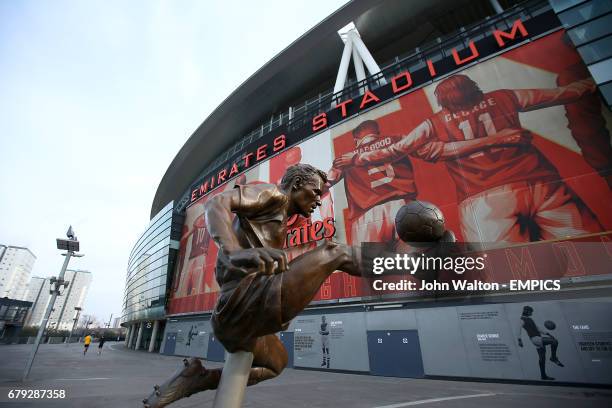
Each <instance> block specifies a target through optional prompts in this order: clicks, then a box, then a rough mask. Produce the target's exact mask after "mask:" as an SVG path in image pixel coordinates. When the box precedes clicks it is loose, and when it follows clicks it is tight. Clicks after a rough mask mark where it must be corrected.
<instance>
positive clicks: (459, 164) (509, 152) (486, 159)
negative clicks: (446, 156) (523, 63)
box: [430, 90, 559, 200]
mask: <svg viewBox="0 0 612 408" xmlns="http://www.w3.org/2000/svg"><path fill="white" fill-rule="evenodd" d="M532 92H534V91H532ZM520 109H521V107H520V105H519V101H518V99H517V97H516V94H515V93H514V91H510V90H498V91H493V92H489V93H486V94H485V95H484V98H483V100H482V102H480V103H479V104H478V105H475V106H474V107H472V108H471V109H470V110H466V111H459V112H454V113H451V112H449V111H448V110H446V109H444V110H442V111H440V112H438V113H436V114H435V115H433V116H432V117H431V118H430V123H431V125H432V127H433V132H432V133H433V134H434V135H435V136H436V137H437V138H438V139H439V140H441V141H443V142H456V141H462V140H469V139H474V138H480V137H486V136H490V135H493V134H495V133H497V132H499V131H501V130H503V129H510V128H514V129H519V128H521V127H522V126H521V123H520V120H519V115H518V112H519V110H520ZM445 163H446V165H447V167H448V170H449V173H450V175H451V176H452V178H453V180H454V181H455V184H456V186H457V195H458V198H459V199H460V200H463V199H465V198H466V197H468V196H471V195H474V194H477V193H480V192H482V191H484V190H488V189H490V188H494V187H498V186H501V185H504V184H508V183H512V182H516V181H525V180H535V179H538V180H542V179H553V178H559V175H558V173H557V170H556V169H555V167H554V166H553V165H552V164H551V163H550V162H549V161H548V160H547V159H546V157H544V155H542V153H540V152H539V151H538V150H537V149H536V147H535V146H533V145H529V146H526V147H503V148H493V149H487V150H483V151H481V152H476V153H473V154H471V155H469V156H463V157H458V158H455V159H451V160H448V161H446V162H445Z"/></svg>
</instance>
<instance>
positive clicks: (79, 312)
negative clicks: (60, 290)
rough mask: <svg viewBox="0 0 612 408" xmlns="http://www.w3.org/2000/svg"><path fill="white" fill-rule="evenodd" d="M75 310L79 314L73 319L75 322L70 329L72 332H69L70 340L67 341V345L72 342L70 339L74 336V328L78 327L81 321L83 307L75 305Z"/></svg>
mask: <svg viewBox="0 0 612 408" xmlns="http://www.w3.org/2000/svg"><path fill="white" fill-rule="evenodd" d="M74 310H76V312H77V314H76V317H75V318H74V319H73V320H74V323H73V324H72V328H71V329H70V334H68V341H67V342H66V345H69V344H70V339H71V338H72V332H73V331H74V329H75V328H76V325H77V323H78V322H79V316H80V315H81V310H83V309H81V308H80V307H78V306H75V307H74Z"/></svg>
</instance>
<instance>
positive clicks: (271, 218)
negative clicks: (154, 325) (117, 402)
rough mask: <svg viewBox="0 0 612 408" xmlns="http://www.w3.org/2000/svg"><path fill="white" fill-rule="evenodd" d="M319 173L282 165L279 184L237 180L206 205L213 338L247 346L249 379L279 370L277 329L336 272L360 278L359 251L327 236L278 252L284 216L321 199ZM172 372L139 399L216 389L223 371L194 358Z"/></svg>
mask: <svg viewBox="0 0 612 408" xmlns="http://www.w3.org/2000/svg"><path fill="white" fill-rule="evenodd" d="M326 183H327V176H326V174H325V173H324V172H322V171H320V170H318V169H316V168H314V167H313V166H311V165H308V164H296V165H294V166H291V167H289V168H288V169H287V171H286V173H285V175H284V176H283V178H282V180H281V182H280V185H279V186H276V185H274V184H256V185H239V186H236V188H235V189H233V190H231V191H226V192H223V193H220V194H218V195H216V196H214V197H213V198H211V199H210V200H209V201H208V202H207V203H206V205H205V213H206V225H207V227H208V230H209V232H210V234H211V236H212V238H213V239H214V241H215V243H216V244H217V246H218V247H219V255H218V258H217V266H216V270H215V274H216V279H217V282H218V283H219V286H220V288H221V289H220V296H219V299H218V300H217V304H216V306H215V310H214V312H213V315H212V320H211V322H212V326H213V330H214V333H215V336H216V337H217V338H218V339H219V341H220V342H221V343H222V344H223V346H224V347H225V349H226V350H227V351H229V352H230V353H234V352H237V351H246V352H252V353H253V355H254V359H253V365H252V368H251V371H250V374H249V379H248V385H253V384H257V383H258V382H260V381H264V380H267V379H270V378H274V377H276V376H277V375H279V374H280V373H281V371H282V370H283V369H284V368H285V366H286V365H287V351H286V350H285V348H284V346H283V344H282V343H281V341H280V340H279V339H278V338H277V337H276V336H275V333H276V332H279V331H282V330H286V328H287V326H288V325H289V322H290V321H291V320H292V319H293V318H294V317H296V316H297V315H298V314H299V313H300V312H301V311H302V310H303V309H304V308H305V307H306V306H307V305H308V304H309V303H310V301H311V300H312V298H313V297H314V296H315V294H316V293H317V291H318V290H319V287H320V286H321V284H322V283H323V282H324V281H325V279H327V277H328V276H329V275H331V274H332V273H333V272H334V271H336V270H341V271H344V272H347V273H349V274H351V275H355V276H361V273H360V271H359V267H358V263H359V261H358V258H359V257H358V256H357V255H356V251H355V250H354V249H353V248H351V247H348V246H346V245H343V244H339V243H335V242H332V241H323V243H322V244H321V245H320V246H319V247H317V248H316V249H313V250H312V251H310V252H307V253H305V254H303V255H301V256H299V257H297V258H295V259H294V260H292V261H291V262H287V257H286V255H285V252H284V251H283V250H282V248H283V244H284V242H285V238H286V235H287V219H288V218H289V217H291V216H292V215H294V214H300V215H302V216H305V217H308V216H310V215H311V214H312V213H313V212H314V210H315V209H316V208H317V206H320V205H321V195H322V194H323V191H324V189H325V186H326ZM184 363H185V367H184V368H182V369H180V370H179V371H177V373H176V374H175V375H174V376H173V377H171V378H170V379H169V380H168V381H167V382H166V383H164V384H163V385H162V386H161V387H159V386H155V390H154V392H153V393H152V394H151V396H149V397H148V398H147V399H145V400H144V401H143V402H144V404H145V408H159V407H164V406H166V405H168V404H170V403H172V402H173V401H176V400H178V399H181V398H184V397H188V396H190V395H192V394H194V393H197V392H200V391H204V390H211V389H216V388H217V386H218V384H219V380H220V378H221V369H220V368H219V369H211V370H207V369H206V368H204V367H203V366H202V364H201V362H200V360H199V359H197V358H192V359H191V360H187V359H185V360H184Z"/></svg>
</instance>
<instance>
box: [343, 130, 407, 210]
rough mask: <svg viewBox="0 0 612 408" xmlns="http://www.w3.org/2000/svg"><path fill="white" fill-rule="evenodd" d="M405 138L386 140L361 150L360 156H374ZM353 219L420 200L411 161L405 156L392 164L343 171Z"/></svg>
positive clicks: (363, 147) (349, 168) (367, 145)
mask: <svg viewBox="0 0 612 408" xmlns="http://www.w3.org/2000/svg"><path fill="white" fill-rule="evenodd" d="M400 139H401V136H382V137H380V138H379V139H377V140H375V141H373V142H370V143H367V144H366V145H365V146H361V147H360V148H359V149H357V150H358V153H364V152H374V151H377V150H380V149H384V148H385V147H387V146H390V145H392V144H393V143H395V142H397V141H399V140H400ZM342 176H343V177H344V186H345V190H346V195H347V201H348V207H349V217H350V218H355V217H358V216H359V215H361V214H363V213H364V212H365V211H367V210H369V209H370V208H372V207H374V206H376V205H378V204H382V203H384V202H387V201H390V200H394V199H399V198H405V197H406V196H408V197H410V198H414V197H416V194H417V189H416V184H415V183H414V172H413V170H412V163H411V162H410V159H409V158H408V157H407V156H405V157H402V158H401V159H399V160H397V161H393V162H389V163H382V164H376V165H368V166H365V167H358V166H352V167H348V168H345V169H344V170H343V174H342Z"/></svg>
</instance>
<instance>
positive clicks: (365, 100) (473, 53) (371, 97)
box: [190, 20, 529, 203]
mask: <svg viewBox="0 0 612 408" xmlns="http://www.w3.org/2000/svg"><path fill="white" fill-rule="evenodd" d="M528 34H529V33H528V32H527V29H526V28H525V26H524V25H523V22H522V21H521V20H516V21H515V22H514V24H513V25H512V28H511V29H510V32H509V33H508V32H504V31H502V30H494V31H493V32H492V36H493V38H494V39H495V42H496V44H497V49H499V48H504V47H506V46H507V45H508V44H507V42H506V41H507V40H509V41H513V40H516V39H519V38H525V37H527V35H528ZM511 44H512V43H511ZM492 47H495V45H492ZM490 51H491V50H489V51H488V54H490ZM496 51H497V50H496ZM459 53H460V52H459V51H457V49H455V48H453V49H452V50H451V54H452V63H453V64H454V66H456V67H461V66H463V65H465V64H467V63H468V62H472V61H474V60H476V59H477V58H478V57H480V56H481V55H480V51H479V50H478V47H477V45H476V44H475V43H474V41H470V42H469V44H468V49H466V50H461V55H459ZM483 56H484V55H483ZM449 58H450V57H449ZM442 61H443V60H440V61H438V62H435V63H434V62H433V61H432V60H427V61H426V65H427V75H428V77H429V79H431V78H435V77H437V76H438V75H440V74H444V72H442V73H439V72H437V71H436V67H438V69H440V67H439V65H438V64H440V63H441V62H442ZM390 85H391V89H390V91H391V93H390V95H398V94H401V93H403V92H406V91H408V90H410V89H411V88H412V87H413V86H415V85H420V84H414V82H413V79H412V75H411V73H410V72H409V71H403V72H400V73H399V74H397V75H395V76H394V77H393V78H391V84H390ZM382 88H386V89H388V86H385V87H381V88H378V89H376V90H369V89H365V91H364V94H363V95H362V96H361V97H360V98H359V99H357V100H353V99H347V100H344V101H341V102H338V103H337V104H336V106H335V107H334V108H333V109H332V110H331V111H328V112H324V113H320V114H318V115H316V116H314V117H313V118H312V121H311V129H310V130H311V131H312V132H318V131H320V130H323V129H325V128H327V127H328V126H330V125H331V124H333V123H335V122H337V118H336V119H333V120H330V119H331V118H330V116H329V115H330V114H331V113H332V112H334V113H337V115H334V116H337V117H338V118H339V119H340V120H342V119H345V118H347V117H349V116H352V115H355V114H356V113H358V112H359V111H361V110H363V109H368V108H371V107H373V106H376V105H377V104H378V103H380V102H381V101H383V100H387V99H389V91H388V90H387V91H386V92H387V94H386V95H382V94H381V92H382V91H381V89H382ZM377 93H378V94H377ZM355 111H357V112H355ZM455 115H457V114H455ZM451 119H457V117H453V118H451V117H447V118H446V120H451ZM268 140H269V139H268ZM292 143H294V142H292ZM287 147H289V146H288V143H287V137H286V135H285V134H281V135H279V136H276V137H275V138H274V139H273V140H272V142H271V143H270V142H268V143H263V144H260V145H259V146H256V147H251V148H250V150H249V151H248V153H246V154H244V155H243V156H242V157H241V158H239V159H238V160H237V161H235V162H233V163H228V164H227V165H225V166H224V167H223V168H221V169H220V170H218V171H216V173H214V174H209V175H207V176H206V178H205V179H204V180H203V181H199V182H198V184H196V185H195V186H193V187H192V189H191V197H190V203H193V202H195V201H197V200H198V199H199V198H200V197H202V196H204V195H206V194H207V193H209V192H210V191H212V190H214V189H215V188H216V187H218V186H220V185H221V184H224V183H225V182H227V181H229V180H230V179H232V178H233V177H234V176H236V175H238V174H240V173H242V172H244V171H245V170H248V169H249V168H250V167H252V166H254V165H255V164H258V163H260V162H261V161H264V160H267V159H268V158H270V156H272V155H274V154H276V153H280V152H281V151H283V150H284V149H286V148H287ZM370 148H371V149H372V148H373V149H378V148H380V147H378V146H370Z"/></svg>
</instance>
